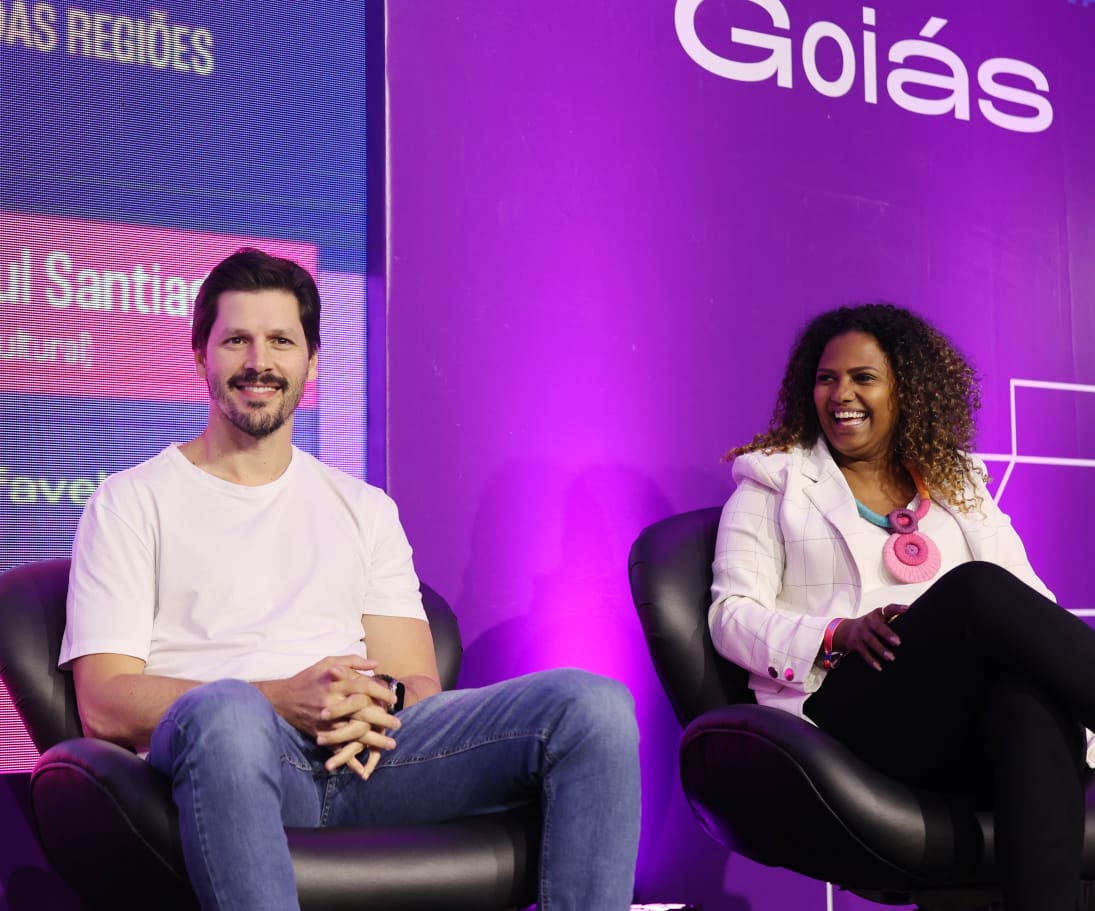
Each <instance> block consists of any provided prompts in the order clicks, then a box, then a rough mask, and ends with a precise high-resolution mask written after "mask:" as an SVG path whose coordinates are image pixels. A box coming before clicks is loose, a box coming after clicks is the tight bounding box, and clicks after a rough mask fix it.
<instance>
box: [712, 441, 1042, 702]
mask: <svg viewBox="0 0 1095 911" xmlns="http://www.w3.org/2000/svg"><path fill="white" fill-rule="evenodd" d="M733 476H734V480H735V481H736V482H737V488H736V489H735V491H734V493H733V494H732V495H731V497H730V499H729V500H728V501H727V503H726V506H725V507H724V508H723V511H722V519H721V521H720V524H719V533H718V539H717V542H716V545H715V561H714V567H713V569H714V582H713V584H712V588H711V594H712V601H713V603H712V605H711V609H710V612H709V614H708V622H709V624H710V627H711V638H712V640H713V641H714V644H715V648H716V649H717V650H718V651H719V653H720V654H722V655H723V656H724V657H726V658H728V659H729V660H730V661H733V662H734V663H735V664H737V665H740V666H741V667H744V668H746V669H748V670H749V671H750V686H751V687H752V689H753V692H754V693H756V696H757V701H758V702H759V703H761V704H762V705H774V706H777V707H779V708H782V709H784V710H786V711H789V712H793V713H795V714H797V715H800V716H801V715H802V703H803V702H804V701H805V700H806V697H807V696H808V695H809V694H810V693H813V692H815V691H816V690H817V688H818V687H819V686H820V685H821V681H822V680H824V678H825V673H826V672H825V670H824V669H823V668H822V667H821V664H820V662H819V660H818V657H819V653H820V651H821V646H822V639H823V638H824V635H825V627H826V626H827V625H828V623H829V621H830V620H833V619H835V618H837V617H858V616H859V615H860V614H861V613H866V610H864V609H863V608H862V604H861V601H862V594H863V585H862V582H861V574H860V567H861V566H867V565H870V563H869V561H876V562H877V560H878V554H879V549H878V537H877V532H876V531H875V530H874V529H873V527H872V526H871V525H869V524H868V523H867V522H865V521H864V520H863V519H862V518H860V516H859V513H858V512H857V510H856V505H855V498H854V496H853V495H852V491H851V488H850V487H849V486H848V482H847V481H846V480H845V478H844V475H843V474H842V473H841V471H840V468H839V467H838V466H837V464H836V462H834V461H833V458H832V456H831V455H830V453H829V447H828V446H827V444H826V442H825V438H824V436H822V437H820V438H819V439H818V442H817V444H816V445H815V446H814V447H813V448H812V449H805V448H795V449H792V450H791V451H790V452H779V453H772V454H771V455H764V454H762V453H759V452H752V453H747V454H746V455H742V456H739V457H738V458H737V459H735V460H734V467H733ZM970 490H971V491H972V492H976V493H978V494H980V497H981V508H980V509H979V510H978V509H974V510H973V511H971V512H968V513H963V512H959V511H958V510H956V509H954V508H953V507H952V506H951V505H950V504H948V503H939V502H937V501H935V500H933V501H932V503H933V505H938V506H940V507H942V508H943V509H946V510H947V511H948V512H949V513H950V514H951V515H953V516H954V518H955V520H957V522H958V525H959V527H960V528H961V531H962V534H963V536H964V537H965V539H966V543H967V544H968V545H969V549H970V553H971V554H972V555H973V558H974V559H975V560H985V561H988V562H991V563H996V564H999V565H1000V566H1002V567H1004V568H1005V569H1007V570H1009V571H1010V572H1012V573H1013V574H1014V575H1016V576H1017V577H1019V578H1020V579H1022V580H1023V581H1024V582H1026V583H1027V584H1028V585H1030V586H1032V587H1033V588H1035V589H1037V590H1038V591H1040V592H1042V593H1043V594H1045V595H1046V596H1047V597H1050V598H1052V597H1053V595H1052V593H1051V592H1050V591H1049V589H1047V588H1046V586H1045V585H1044V584H1043V583H1042V581H1041V579H1039V578H1038V576H1037V574H1036V573H1035V572H1034V569H1033V568H1032V567H1031V565H1030V561H1029V560H1028V559H1027V555H1026V550H1025V549H1024V547H1023V544H1022V542H1021V541H1020V540H1019V536H1018V535H1017V534H1016V532H1015V530H1014V529H1013V528H1012V526H1011V520H1010V519H1009V518H1008V517H1007V516H1006V515H1005V514H1004V513H1003V512H1001V510H1000V508H999V507H998V506H997V505H996V504H995V502H994V501H993V499H992V497H991V496H990V495H989V493H988V491H987V489H986V488H985V486H984V484H983V482H982V481H981V480H980V478H976V477H973V478H971V479H970ZM924 587H926V586H923V587H922V588H924ZM920 590H921V589H919V588H918V589H917V592H919V591H920ZM909 600H910V601H911V600H913V599H912V598H910V599H909Z"/></svg>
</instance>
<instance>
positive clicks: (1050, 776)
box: [709, 304, 1095, 911]
mask: <svg viewBox="0 0 1095 911" xmlns="http://www.w3.org/2000/svg"><path fill="white" fill-rule="evenodd" d="M977 402H978V397H977V388H976V383H975V377H974V371H973V369H972V368H971V367H970V366H969V364H968V363H967V362H966V361H965V359H964V358H963V357H962V356H961V355H960V354H959V353H958V351H957V350H956V349H955V348H954V346H953V345H952V344H951V343H950V341H949V340H948V339H946V338H945V337H944V336H943V335H941V334H940V333H939V332H937V331H936V330H935V329H933V328H932V327H931V326H929V325H928V324H927V323H926V322H925V321H924V320H922V319H921V318H920V317H918V316H916V315H915V314H913V313H910V312H909V311H908V310H903V309H900V308H898V307H894V306H891V305H888V304H866V305H862V306H857V307H842V308H840V309H838V310H834V311H832V312H829V313H824V314H822V315H821V316H818V317H817V318H815V319H814V320H813V321H811V322H810V323H809V324H808V325H807V326H806V327H805V329H804V330H803V331H802V333H801V334H800V335H799V338H798V341H797V343H796V345H795V347H794V349H793V350H792V353H791V358H790V361H789V363H788V365H787V370H786V373H785V374H784V379H783V383H782V386H781V388H780V393H779V399H778V401H777V405H776V409H775V413H774V415H773V417H772V421H771V424H770V426H769V429H768V431H767V432H766V433H763V434H760V435H758V436H757V437H755V438H754V439H753V441H752V442H751V443H749V444H747V445H745V446H741V447H738V448H737V449H733V450H731V452H730V453H729V456H728V458H730V459H732V460H733V462H734V478H735V480H736V481H737V485H738V486H737V489H736V490H735V491H734V494H733V496H731V498H730V500H729V502H727V504H726V507H725V508H724V510H723V514H722V519H721V522H720V527H719V533H718V540H717V543H716V547H715V561H714V567H713V570H714V582H713V585H712V595H713V604H712V606H711V611H710V614H709V621H710V626H711V637H712V640H713V642H714V644H715V647H716V648H717V649H718V650H719V652H720V653H721V654H723V655H725V656H726V657H727V658H729V659H730V660H731V661H733V662H734V663H735V664H738V665H740V666H741V667H745V668H748V669H749V670H750V672H751V680H750V686H751V688H752V689H753V691H754V692H755V693H756V697H757V701H758V702H759V703H761V704H764V705H770V706H773V707H776V708H780V709H783V710H785V711H788V712H793V713H795V714H797V715H799V716H801V717H803V718H806V719H807V720H809V721H812V722H813V723H814V724H816V725H818V726H819V727H820V728H822V729H823V730H825V731H827V732H828V733H829V734H831V735H833V736H834V737H836V738H837V739H838V740H840V741H842V742H843V743H844V744H845V746H847V747H848V748H849V749H851V750H852V752H854V753H856V754H857V755H859V756H860V758H862V759H864V760H865V761H867V762H868V763H870V764H872V765H873V766H875V767H876V768H878V769H879V770H881V771H883V772H885V773H887V774H889V775H892V776H893V777H895V778H897V779H899V780H901V781H904V782H906V783H907V784H909V785H912V786H914V787H922V788H927V789H931V790H940V791H945V792H948V793H962V794H966V795H968V796H969V798H970V799H971V800H973V801H974V802H975V803H976V805H978V806H979V807H985V808H989V809H991V810H992V811H993V812H994V813H995V825H996V828H995V832H996V840H997V859H998V867H999V869H1000V872H1001V876H1002V880H1003V893H1004V899H1005V904H1006V906H1007V907H1008V908H1009V909H1010V911H1017V909H1018V911H1024V909H1029V911H1033V909H1043V911H1048V909H1059V911H1065V909H1071V908H1072V907H1073V906H1074V902H1075V897H1076V893H1077V890H1078V887H1079V870H1080V856H1081V848H1082V842H1083V808H1084V802H1083V788H1084V781H1085V777H1086V776H1085V772H1084V768H1083V766H1084V763H1083V750H1082V742H1081V739H1080V738H1079V736H1078V731H1079V725H1080V724H1082V725H1084V726H1086V727H1088V728H1091V727H1095V695H1093V693H1095V690H1092V688H1091V686H1090V684H1089V681H1085V680H1084V679H1082V677H1081V675H1077V674H1073V673H1071V672H1068V673H1066V674H1062V673H1060V670H1059V669H1061V668H1090V667H1095V631H1093V630H1092V629H1091V628H1089V627H1088V626H1087V625H1086V624H1085V623H1084V622H1083V621H1082V620H1080V619H1079V618H1078V617H1076V616H1075V615H1074V614H1072V613H1071V612H1069V611H1067V610H1063V609H1061V608H1060V607H1058V606H1057V605H1056V604H1055V603H1053V600H1052V594H1051V593H1050V591H1049V590H1048V589H1047V588H1046V586H1045V585H1044V584H1043V583H1042V581H1041V580H1040V579H1039V578H1038V576H1037V574H1036V573H1035V571H1034V569H1033V567H1032V566H1031V565H1030V563H1029V561H1028V560H1027V556H1026V551H1025V549H1024V547H1023V544H1022V542H1021V541H1020V540H1019V537H1018V536H1017V535H1016V533H1015V531H1014V529H1013V528H1012V527H1011V523H1010V521H1009V519H1008V518H1007V516H1005V515H1004V514H1003V513H1001V512H1000V510H999V508H998V507H997V506H996V504H995V503H994V502H993V500H992V498H991V497H990V496H989V495H988V491H987V489H986V487H985V481H986V473H985V470H984V466H983V465H982V464H981V463H980V462H979V461H978V460H977V459H975V458H974V457H973V456H972V455H971V454H970V451H969V450H970V448H971V446H972V441H973V426H974V425H973V412H974V410H975V408H976V406H977ZM1036 821H1037V824H1035V823H1036ZM1047 831H1049V832H1050V833H1051V835H1050V836H1048V837H1047V836H1046V832H1047ZM1034 832H1037V833H1038V835H1037V837H1034V836H1032V835H1031V833H1034ZM1047 845H1049V846H1051V847H1048V848H1047Z"/></svg>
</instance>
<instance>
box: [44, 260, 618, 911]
mask: <svg viewBox="0 0 1095 911" xmlns="http://www.w3.org/2000/svg"><path fill="white" fill-rule="evenodd" d="M319 315H320V301H319V294H318V290H317V289H316V285H315V282H314V280H313V279H312V277H311V276H310V275H309V274H308V272H307V271H306V270H304V269H302V268H301V267H300V266H299V265H297V264H296V263H293V262H291V261H289V260H285V259H281V258H278V257H273V256H270V255H268V254H265V253H263V252H261V251H258V250H253V249H245V250H241V251H239V252H238V253H235V254H233V255H232V256H230V257H228V258H227V259H226V260H224V261H223V262H221V263H220V264H219V265H217V266H216V267H215V268H214V269H213V270H212V271H211V272H210V275H209V277H208V278H207V279H206V281H205V282H204V283H203V285H202V288H201V290H200V292H199V294H198V296H197V299H196V301H195V308H194V323H193V331H192V347H193V349H194V362H195V364H196V366H197V370H198V373H199V375H200V376H201V377H202V378H203V379H204V380H205V382H206V384H207V385H208V387H209V393H210V407H209V420H208V423H207V425H206V428H205V430H204V431H203V432H202V434H201V435H200V436H198V437H197V438H196V439H194V440H191V441H189V442H187V443H183V444H181V445H177V446H172V447H169V448H168V449H166V450H164V451H163V452H162V453H160V454H159V455H157V456H155V457H154V458H152V459H150V460H149V461H147V462H145V463H143V464H141V465H138V466H136V467H135V468H132V469H129V470H128V471H123V472H120V473H119V474H117V475H114V476H112V477H111V478H108V479H107V481H105V482H104V483H103V484H102V485H101V487H100V489H99V490H98V491H97V492H96V494H95V496H94V497H93V498H92V499H91V501H90V502H89V503H88V505H87V508H86V509H85V512H84V515H83V516H82V518H81V520H80V526H79V529H78V531H77V535H76V541H75V545H74V549H73V563H72V573H71V578H70V585H69V603H68V623H67V626H66V630H65V636H64V641H63V643H62V647H61V657H60V662H61V665H62V667H69V668H71V670H72V672H73V675H74V679H75V684H76V693H77V702H78V705H79V709H80V717H81V720H82V723H83V727H84V731H85V733H87V734H88V735H90V736H95V737H101V738H104V739H107V740H111V741H114V742H116V743H120V744H122V745H124V746H128V747H132V748H134V749H137V750H140V751H147V753H148V759H149V761H150V762H151V763H152V764H153V765H155V766H156V767H157V768H159V769H160V770H161V771H163V772H164V773H165V774H166V775H168V776H169V777H170V778H171V781H172V789H173V795H174V798H175V802H176V804H177V805H178V808H179V825H180V831H181V834H182V841H183V849H184V854H185V857H186V864H187V870H188V872H189V874H190V878H191V881H192V883H193V886H194V889H195V891H196V893H197V895H198V897H199V900H200V901H201V904H202V907H203V908H231V909H234V911H236V909H241V911H242V909H256V911H278V909H295V908H298V902H297V895H296V887H295V883H294V880H293V868H292V863H291V860H290V857H289V852H288V846H287V843H286V839H285V834H284V827H286V826H309V825H312V826H319V825H370V824H376V823H385V824H398V823H401V822H406V823H411V822H419V821H424V820H443V819H450V818H455V817H460V816H467V815H474V814H477V813H486V812H491V811H494V810H499V809H503V808H506V807H511V806H517V805H520V804H523V803H529V802H537V803H539V804H540V805H541V806H542V808H543V813H544V819H545V825H544V831H543V842H544V845H543V850H542V857H543V858H544V869H543V870H541V906H540V907H541V908H542V909H544V911H546V909H548V908H551V909H554V911H564V909H566V911H570V909H573V911H577V909H579V908H582V909H587V908H596V909H598V911H613V909H625V908H627V907H628V905H629V903H630V900H631V891H632V882H633V877H634V864H635V853H636V847H637V841H638V829H639V775H638V758H637V731H636V727H635V720H634V708H633V705H632V702H631V699H630V695H629V694H628V693H627V691H626V689H625V688H624V687H623V686H621V685H620V684H619V683H617V682H615V681H612V680H608V679H606V678H603V677H599V676H596V675H593V674H589V673H586V672H583V671H577V670H557V671H548V672H543V673H540V674H532V675H528V676H526V677H521V678H518V679H516V680H510V681H505V682H502V683H499V684H495V685H493V686H490V687H485V688H483V689H479V690H462V691H453V692H445V693H442V692H441V686H440V683H439V681H438V672H437V664H436V660H435V657H434V652H433V641H432V638H431V636H430V630H429V626H428V624H427V622H426V617H425V613H424V612H423V609H422V603H421V598H420V595H419V591H418V579H417V577H416V576H415V572H414V568H413V564H412V560H411V548H410V546H409V544H408V542H407V539H406V536H405V535H404V533H403V529H402V527H401V526H400V524H399V519H398V516H397V513H396V508H395V505H394V503H393V502H392V501H391V499H390V498H389V497H388V496H387V495H386V494H384V493H383V492H382V491H380V490H378V489H376V488H373V487H370V486H368V485H366V484H364V483H362V482H360V481H358V480H356V479H354V478H351V477H349V476H347V475H345V474H342V473H341V472H338V471H336V470H334V469H331V468H328V467H327V466H324V465H323V464H321V463H320V462H318V461H317V460H316V459H314V458H313V457H311V456H310V455H308V454H306V453H304V452H302V451H300V450H299V449H297V448H295V447H294V446H293V445H292V442H291V435H292V426H293V414H294V411H295V409H296V407H297V405H298V404H299V402H300V400H301V397H302V395H303V391H304V384H305V383H306V382H307V381H308V380H310V379H313V378H314V377H315V375H316V369H317V356H318V350H319V344H320V339H319ZM241 833H245V835H246V837H242V838H241V837H240V834H241ZM590 858H596V863H590ZM363 901H365V902H367V901H368V897H367V896H364V897H363Z"/></svg>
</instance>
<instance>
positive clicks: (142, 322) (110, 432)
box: [0, 0, 366, 771]
mask: <svg viewBox="0 0 1095 911" xmlns="http://www.w3.org/2000/svg"><path fill="white" fill-rule="evenodd" d="M365 38H366V16H365V8H364V2H363V0H362V2H358V3H354V2H326V3H324V4H322V5H321V6H317V5H308V4H289V3H276V2H275V3H264V4H248V3H242V4H240V3H234V4H225V3H211V2H209V3H207V2H200V0H195V2H188V3H185V4H177V5H172V6H166V5H164V4H156V5H154V6H152V7H140V6H134V5H131V4H118V3H114V4H106V3H102V4H98V5H88V4H68V5H66V4H64V3H63V2H37V3H35V2H22V0H0V78H2V82H0V98H2V103H3V116H2V125H0V130H2V131H3V133H2V141H3V150H4V151H3V156H2V158H0V570H3V569H8V568H10V567H13V566H17V565H19V564H21V563H24V562H27V561H30V560H39V559H44V558H49V557H56V556H64V555H67V554H68V552H69V549H70V546H71V540H72V535H73V532H74V530H75V526H76V522H77V519H78V518H79V515H80V511H81V509H82V507H83V505H84V503H86V502H87V499H88V497H89V496H90V495H91V494H92V493H93V492H94V490H95V488H96V487H97V486H98V485H99V483H100V482H101V481H102V479H103V478H104V477H106V476H107V475H109V474H110V473H112V472H114V471H117V470H119V469H122V468H125V467H127V466H129V465H133V464H135V463H137V462H138V461H141V460H143V459H145V458H148V457H149V456H151V455H153V454H155V453H156V452H158V451H159V450H160V449H162V448H163V447H164V446H166V445H169V444H171V443H173V442H182V441H184V440H187V439H190V438H192V437H193V436H195V435H196V434H197V433H199V432H200V431H201V429H202V427H203V425H204V420H205V414H206V408H207V404H206V403H207V398H206V392H205V388H204V386H203V384H202V382H201V381H200V380H199V379H198V378H197V376H196V375H195V372H194V367H193V358H192V354H191V352H190V345H189V335H190V317H191V308H192V304H193V299H194V294H195V292H196V290H197V288H198V286H199V285H200V283H201V280H202V278H203V277H204V276H205V275H206V274H207V273H208V271H209V268H210V267H211V266H212V265H213V264H214V263H216V262H217V261H218V260H219V259H221V258H222V257H224V256H225V255H227V254H228V253H231V252H232V251H234V250H236V249H238V248H239V247H241V246H246V245H249V246H257V247H261V248H263V249H266V250H269V251H270V252H273V253H277V254H279V255H284V256H289V257H292V258H293V259H296V260H297V261H298V262H300V263H301V264H302V265H304V266H306V267H307V268H308V269H309V270H311V271H312V272H313V273H314V274H316V275H317V278H318V280H319V284H320V291H321V294H322V298H323V321H322V330H323V346H322V351H321V356H320V361H321V376H320V379H319V380H317V382H316V383H314V384H313V388H310V389H309V391H308V393H307V394H306V397H305V399H304V401H303V402H302V406H301V410H300V411H299V413H298V417H297V422H296V425H295V431H294V439H295V442H296V443H297V445H298V446H301V447H302V448H303V449H305V450H307V451H309V452H312V453H314V454H316V455H318V456H319V457H320V458H322V459H323V460H324V461H326V462H328V463H330V464H333V465H336V466H338V467H340V468H343V469H345V470H347V471H349V472H351V473H352V474H355V475H357V476H359V477H364V473H365V417H366V415H365V328H366V323H365V271H366V269H365V236H366V231H365V228H366V225H365V201H366V175H365V139H366V136H365ZM35 755H36V754H35V752H34V749H33V746H32V745H31V744H30V741H29V739H27V737H26V734H25V732H24V731H23V729H22V725H21V723H20V722H19V720H18V718H17V716H16V715H15V713H14V710H13V709H12V706H11V703H10V700H9V699H8V696H7V693H6V692H3V690H2V689H0V771H13V770H20V769H25V768H27V767H28V766H29V764H30V762H32V761H33V758H34V756H35Z"/></svg>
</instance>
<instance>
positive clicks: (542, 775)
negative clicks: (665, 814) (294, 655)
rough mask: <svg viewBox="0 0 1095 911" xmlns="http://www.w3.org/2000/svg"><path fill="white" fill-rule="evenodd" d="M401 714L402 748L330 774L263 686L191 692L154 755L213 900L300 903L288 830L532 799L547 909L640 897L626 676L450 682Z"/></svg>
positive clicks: (542, 902)
mask: <svg viewBox="0 0 1095 911" xmlns="http://www.w3.org/2000/svg"><path fill="white" fill-rule="evenodd" d="M400 722H401V727H400V729H399V731H398V732H396V733H395V735H394V736H395V738H396V741H397V746H396V748H395V749H394V750H391V751H389V752H386V753H385V754H384V757H383V759H382V760H381V762H380V765H379V766H378V767H377V769H376V771H375V772H374V773H373V775H372V777H371V778H370V779H369V780H368V781H362V780H361V779H360V778H359V777H358V776H357V775H356V774H354V773H353V772H351V771H350V770H348V769H346V768H341V769H338V770H337V771H335V772H333V773H328V772H327V771H326V770H325V769H324V768H323V763H324V761H325V760H326V759H327V758H328V757H329V756H330V751H329V750H328V749H327V748H325V747H320V746H317V745H316V744H315V742H314V741H313V740H312V738H311V737H309V736H307V735H305V734H303V733H301V732H300V731H298V730H296V729H295V728H293V727H292V726H291V725H289V724H288V723H287V722H286V721H285V720H284V719H282V718H281V717H280V716H279V715H277V714H276V713H275V712H274V710H273V707H272V706H271V705H270V703H269V702H268V701H267V700H266V698H265V697H264V696H263V695H262V694H261V693H260V692H259V690H258V689H257V688H255V687H253V686H251V685H250V684H248V683H245V682H243V681H240V680H219V681H215V682H213V683H206V684H203V685H202V686H199V687H196V688H195V689H193V690H190V691H189V692H187V693H185V694H184V695H182V696H181V697H180V698H179V699H178V700H177V701H176V702H175V703H174V704H173V705H172V706H171V708H170V709H169V710H168V711H167V712H166V713H165V714H164V716H163V718H162V719H161V720H160V723H159V725H158V726H157V727H156V730H155V732H154V733H153V736H152V746H151V751H150V753H149V757H148V759H149V761H150V762H151V763H152V764H153V765H154V766H156V768H158V769H160V770H161V771H162V772H164V773H165V774H166V775H168V776H169V777H170V778H171V780H172V792H173V795H174V798H175V803H176V804H177V805H178V808H179V827H180V830H181V833H182V843H183V851H184V854H185V858H186V866H187V871H188V872H189V874H190V879H191V882H192V884H193V886H194V891H195V892H196V893H197V895H198V898H199V900H200V901H201V905H202V908H203V909H220V908H223V909H232V911H240V909H252V908H253V909H256V911H279V909H296V908H299V904H298V902H297V892H296V884H295V882H294V879H293V867H292V862H291V860H290V857H289V849H288V845H287V842H286V838H285V832H284V827H286V826H369V825H398V824H414V823H419V822H437V821H443V820H447V819H453V818H457V817H463V816H473V815H478V814H482V813H490V812H494V811H497V810H504V809H509V808H512V807H516V806H520V805H522V804H527V803H530V802H538V803H539V804H540V806H541V808H542V812H543V828H542V834H541V848H540V852H541V853H540V871H539V875H540V882H539V904H538V908H539V909H540V911H579V909H583V911H586V909H597V911H623V909H626V908H628V906H629V904H630V902H631V897H632V888H633V881H634V872H635V856H636V852H637V847H638V839H639V813H640V801H639V763H638V731H637V727H636V724H635V714H634V704H633V702H632V699H631V695H630V693H629V692H628V691H627V689H626V688H625V687H624V686H623V685H622V684H620V683H618V682H616V681H613V680H609V679H607V678H604V677H600V676H597V675H594V674H590V673H587V672H585V671H579V670H569V669H565V670H553V671H544V672H541V673H537V674H530V675H528V676H525V677H519V678H517V679H515V680H507V681H504V682H502V683H496V684H494V685H492V686H487V687H483V688H482V689H476V690H454V691H449V692H444V693H440V694H438V695H436V696H433V697H431V698H429V699H425V700H423V701H422V702H419V703H416V704H415V705H412V706H409V707H408V708H406V709H404V711H403V712H401V713H400ZM226 820H230V822H228V823H227V824H226V822H225V821H226ZM241 831H242V832H246V833H248V835H247V837H246V838H240V837H239V834H238V833H240V832H241ZM591 858H595V859H596V860H595V862H591Z"/></svg>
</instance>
